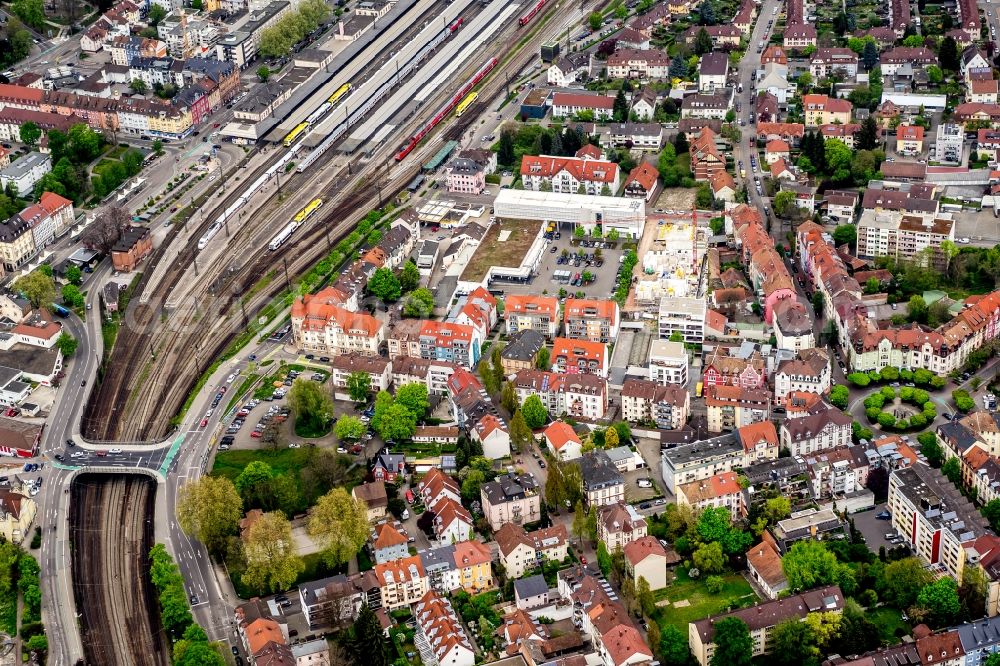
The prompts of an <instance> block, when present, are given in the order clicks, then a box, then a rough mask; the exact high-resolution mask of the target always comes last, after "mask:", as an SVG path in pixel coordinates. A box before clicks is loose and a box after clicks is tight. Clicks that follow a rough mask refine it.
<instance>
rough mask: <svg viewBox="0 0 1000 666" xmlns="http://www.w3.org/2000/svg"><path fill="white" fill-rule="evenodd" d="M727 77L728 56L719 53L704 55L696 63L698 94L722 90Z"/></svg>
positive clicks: (713, 52)
mask: <svg viewBox="0 0 1000 666" xmlns="http://www.w3.org/2000/svg"><path fill="white" fill-rule="evenodd" d="M728 76H729V55H728V54H726V53H721V52H719V51H712V52H710V53H706V54H705V55H703V56H702V57H701V61H700V62H699V63H698V92H703V93H714V92H715V91H717V90H724V89H725V87H726V79H727V77H728Z"/></svg>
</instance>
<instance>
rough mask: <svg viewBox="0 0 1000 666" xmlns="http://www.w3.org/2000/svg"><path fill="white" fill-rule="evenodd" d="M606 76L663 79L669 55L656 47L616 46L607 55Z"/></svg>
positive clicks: (667, 66)
mask: <svg viewBox="0 0 1000 666" xmlns="http://www.w3.org/2000/svg"><path fill="white" fill-rule="evenodd" d="M607 67H608V76H609V77H610V78H613V79H641V80H644V81H645V80H648V79H665V78H667V75H668V70H669V69H670V56H669V55H667V53H666V52H664V51H661V50H658V49H645V50H640V49H630V48H620V47H619V48H618V49H617V50H616V51H615V52H614V53H612V54H611V55H610V56H608V60H607Z"/></svg>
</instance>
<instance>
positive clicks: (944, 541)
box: [886, 463, 989, 580]
mask: <svg viewBox="0 0 1000 666" xmlns="http://www.w3.org/2000/svg"><path fill="white" fill-rule="evenodd" d="M886 508H887V509H888V511H889V512H890V513H891V514H892V526H893V527H895V528H896V530H897V531H898V532H899V533H900V534H901V535H902V536H903V538H904V539H905V540H906V541H907V543H908V544H909V545H910V547H911V548H913V550H914V551H915V552H916V554H917V555H918V556H919V557H920V559H922V560H923V561H924V562H927V563H928V564H930V565H932V566H935V567H937V568H938V569H939V570H940V571H942V572H943V573H947V574H948V575H949V576H951V577H952V578H955V579H956V580H962V572H963V571H964V568H965V565H966V563H967V562H966V560H967V557H968V552H967V550H966V549H967V547H969V546H971V545H972V543H973V542H975V541H976V539H978V538H979V537H981V536H983V535H984V534H986V533H987V531H988V530H989V525H988V523H987V521H986V519H985V518H984V517H983V516H982V514H980V513H979V511H978V510H977V509H976V507H975V506H974V505H973V504H972V503H971V502H969V500H968V499H966V498H965V497H964V496H963V495H962V494H961V493H960V492H959V490H958V489H957V488H956V487H955V486H954V485H953V484H952V483H951V482H950V481H949V480H948V479H946V478H944V476H943V475H942V474H941V472H940V471H939V470H936V469H932V468H930V467H927V466H926V465H924V464H922V463H918V464H916V465H913V466H911V467H907V468H903V469H897V470H894V471H893V472H892V474H890V475H889V501H888V504H887V506H886Z"/></svg>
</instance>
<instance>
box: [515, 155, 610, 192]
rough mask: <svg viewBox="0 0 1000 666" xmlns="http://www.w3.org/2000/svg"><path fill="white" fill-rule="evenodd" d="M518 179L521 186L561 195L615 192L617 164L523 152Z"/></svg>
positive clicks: (584, 158)
mask: <svg viewBox="0 0 1000 666" xmlns="http://www.w3.org/2000/svg"><path fill="white" fill-rule="evenodd" d="M521 182H522V183H523V184H524V189H526V190H531V191H534V192H541V191H550V192H556V193H562V194H592V195H597V194H604V195H606V196H611V195H614V194H617V192H618V186H619V184H620V178H619V169H618V165H617V164H615V163H614V162H607V161H604V160H595V159H590V158H589V157H582V158H580V157H550V156H548V155H541V156H538V157H535V156H533V155H525V156H524V157H522V158H521Z"/></svg>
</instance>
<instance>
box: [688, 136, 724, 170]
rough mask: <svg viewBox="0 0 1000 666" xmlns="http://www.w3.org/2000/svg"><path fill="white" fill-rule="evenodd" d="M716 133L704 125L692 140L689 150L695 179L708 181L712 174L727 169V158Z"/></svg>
mask: <svg viewBox="0 0 1000 666" xmlns="http://www.w3.org/2000/svg"><path fill="white" fill-rule="evenodd" d="M716 137H717V135H716V133H715V132H713V131H712V129H711V128H709V127H703V128H702V129H701V131H700V132H699V133H698V135H697V136H696V137H695V138H694V140H693V141H691V143H690V146H689V148H688V152H689V154H690V155H691V171H692V172H693V173H694V179H695V180H697V181H699V182H708V180H709V179H710V178H711V177H712V174H714V173H716V172H718V171H725V170H726V158H725V156H724V155H723V154H722V150H721V149H720V148H719V145H718V142H717V141H716Z"/></svg>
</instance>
